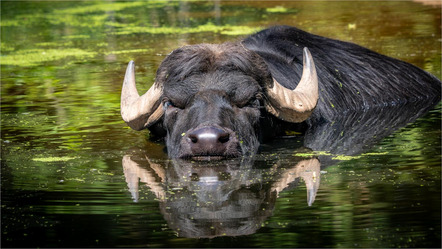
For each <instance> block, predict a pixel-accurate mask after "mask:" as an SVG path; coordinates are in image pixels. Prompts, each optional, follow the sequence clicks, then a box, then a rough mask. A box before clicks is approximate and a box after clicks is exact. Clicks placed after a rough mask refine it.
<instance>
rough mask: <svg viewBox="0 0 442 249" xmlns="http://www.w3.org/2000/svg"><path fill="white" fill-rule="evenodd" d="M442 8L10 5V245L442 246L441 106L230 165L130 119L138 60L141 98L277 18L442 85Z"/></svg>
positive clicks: (377, 118)
mask: <svg viewBox="0 0 442 249" xmlns="http://www.w3.org/2000/svg"><path fill="white" fill-rule="evenodd" d="M440 13H441V8H440V6H431V5H424V4H421V3H416V2H404V1H392V2H377V1H376V2H371V1H370V2H363V1H362V2H357V3H355V2H348V1H345V2H339V1H338V2H336V1H331V2H326V1H314V2H308V1H301V2H287V1H283V2H275V1H268V2H266V1H247V2H239V1H233V2H222V3H219V2H200V1H196V2H163V1H148V2H63V1H62V2H48V1H45V2H35V1H32V2H22V1H20V2H2V4H1V38H2V39H1V191H2V192H1V227H2V228H1V241H2V242H1V245H2V247H113V246H119V247H347V248H352V247H440V246H441V242H440V241H441V232H440V231H441V227H440V223H441V192H440V191H441V157H440V151H441V130H440V127H441V122H440V120H441V119H440V116H441V105H440V104H439V105H438V106H437V107H436V108H433V109H432V110H431V111H430V112H428V113H427V114H426V115H423V116H422V115H421V114H420V113H419V111H420V110H422V109H423V108H425V107H424V106H425V103H423V104H422V106H409V107H406V108H402V109H395V110H375V111H374V112H373V113H366V114H354V115H348V116H346V117H343V119H342V120H336V122H335V123H333V124H329V125H327V126H324V127H318V128H317V130H315V131H312V134H307V135H309V136H307V135H306V136H305V137H303V136H301V135H299V134H292V135H294V136H292V137H287V138H281V139H277V140H275V141H273V142H272V143H270V144H266V145H263V146H262V151H261V153H260V154H259V155H258V156H257V157H256V158H253V159H249V158H246V159H242V160H232V161H223V162H221V163H220V162H218V163H215V165H213V164H209V165H207V164H202V165H201V164H198V165H196V164H192V163H189V162H180V161H171V160H168V159H167V156H166V154H165V153H164V150H163V147H164V146H163V144H162V143H161V142H152V141H150V140H149V139H148V132H147V131H146V132H136V131H133V130H130V129H129V128H128V127H127V126H126V124H124V122H123V121H122V120H121V117H120V115H119V96H120V88H121V84H122V79H123V76H124V75H123V74H124V71H125V67H126V65H127V62H128V61H129V60H135V62H136V64H137V68H136V71H137V82H138V83H139V85H138V88H139V90H140V92H141V91H145V90H147V89H148V88H149V85H150V83H151V82H152V80H153V78H154V74H155V70H156V68H157V67H158V65H159V63H160V62H161V60H162V59H163V58H164V57H165V55H166V54H168V53H169V52H170V51H171V50H172V49H174V48H177V47H179V46H182V45H185V44H194V43H201V42H213V43H219V42H224V41H232V40H239V39H241V37H244V36H246V35H247V34H250V33H253V32H255V31H257V30H260V29H261V28H264V27H267V26H270V25H275V24H287V25H293V26H297V27H300V28H302V29H304V30H307V31H310V32H313V33H316V34H320V35H324V36H328V37H332V38H337V39H341V40H346V41H352V42H355V43H358V44H361V45H363V46H366V47H369V48H371V49H373V50H375V51H378V52H380V53H383V54H387V55H390V56H393V57H396V58H399V59H402V60H405V61H408V62H411V63H413V64H415V65H416V66H418V67H421V68H423V69H425V70H427V71H429V72H431V73H432V74H434V75H436V76H437V77H439V78H441V30H440V21H441V14H440ZM380 113H381V115H380ZM418 116H420V117H419V118H418V119H417V120H416V118H417V117H418ZM407 123H408V124H407ZM354 134H358V136H354ZM214 166H215V167H214ZM216 180H217V181H216ZM309 204H310V205H309ZM195 237H201V238H199V239H198V238H195Z"/></svg>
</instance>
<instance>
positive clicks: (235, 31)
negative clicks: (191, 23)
mask: <svg viewBox="0 0 442 249" xmlns="http://www.w3.org/2000/svg"><path fill="white" fill-rule="evenodd" d="M259 30H261V28H252V27H248V26H233V25H224V26H218V25H215V24H213V23H210V22H209V23H206V24H203V25H199V26H197V27H142V26H130V25H126V26H122V27H121V28H120V29H119V30H118V31H115V32H114V33H113V34H115V35H129V34H137V33H148V34H189V33H202V32H213V33H219V34H222V35H247V34H252V33H254V32H257V31H259Z"/></svg>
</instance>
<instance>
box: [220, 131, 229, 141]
mask: <svg viewBox="0 0 442 249" xmlns="http://www.w3.org/2000/svg"><path fill="white" fill-rule="evenodd" d="M229 140H230V135H229V133H224V134H221V135H220V136H219V138H218V141H219V142H220V143H227V142H228V141H229Z"/></svg>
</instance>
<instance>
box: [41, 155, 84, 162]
mask: <svg viewBox="0 0 442 249" xmlns="http://www.w3.org/2000/svg"><path fill="white" fill-rule="evenodd" d="M76 158H77V157H68V156H63V157H42V158H33V159H32V161H36V162H44V163H50V162H66V161H69V160H73V159H76Z"/></svg>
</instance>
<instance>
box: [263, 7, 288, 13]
mask: <svg viewBox="0 0 442 249" xmlns="http://www.w3.org/2000/svg"><path fill="white" fill-rule="evenodd" d="M266 11H267V12H269V13H286V12H287V11H288V9H287V8H285V7H283V6H275V7H273V8H267V9H266Z"/></svg>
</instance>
